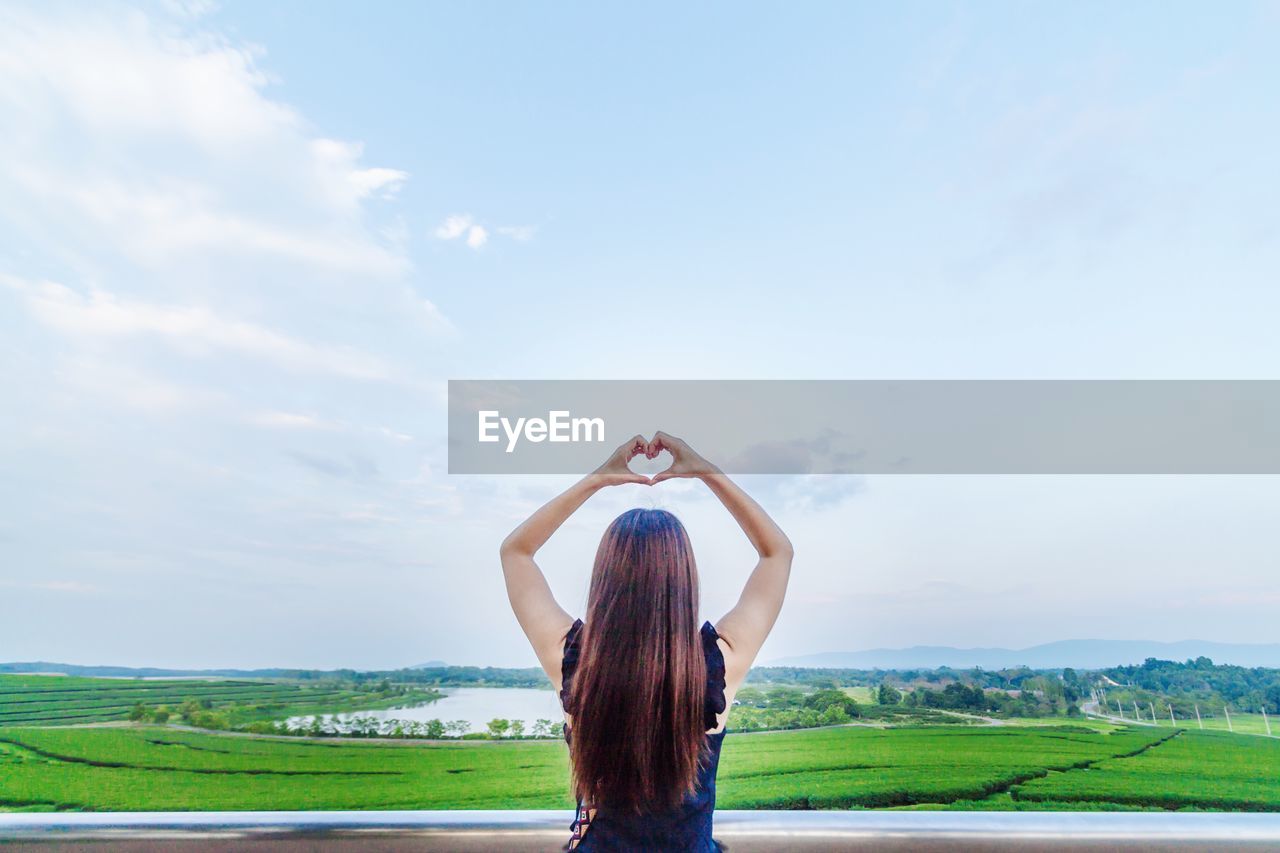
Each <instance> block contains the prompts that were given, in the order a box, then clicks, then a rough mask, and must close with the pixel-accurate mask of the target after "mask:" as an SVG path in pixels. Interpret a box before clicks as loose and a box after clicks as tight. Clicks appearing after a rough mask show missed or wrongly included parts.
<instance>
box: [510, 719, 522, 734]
mask: <svg viewBox="0 0 1280 853" xmlns="http://www.w3.org/2000/svg"><path fill="white" fill-rule="evenodd" d="M511 737H515V738H520V737H524V720H512V721H511Z"/></svg>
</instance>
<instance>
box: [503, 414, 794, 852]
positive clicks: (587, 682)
mask: <svg viewBox="0 0 1280 853" xmlns="http://www.w3.org/2000/svg"><path fill="white" fill-rule="evenodd" d="M664 450H665V451H668V452H670V453H671V455H672V457H673V460H674V461H673V464H672V465H671V467H670V468H668V469H667V470H666V471H664V472H662V473H661V474H658V475H657V476H655V477H654V478H652V479H650V478H647V477H644V476H642V475H639V474H635V473H633V472H632V471H630V470H629V468H628V467H627V464H628V462H629V461H630V460H631V459H633V458H634V457H636V456H638V455H645V456H647V457H649V458H651V459H652V458H654V457H656V456H657V455H658V454H659V453H661V452H662V451H664ZM674 477H692V478H698V479H701V480H702V481H703V482H704V483H706V485H707V486H708V487H709V488H710V489H711V491H712V492H713V493H714V494H715V495H716V496H717V497H718V498H719V499H720V500H721V502H722V503H723V504H724V506H725V507H726V508H727V509H728V510H729V512H730V513H731V514H732V515H733V517H734V518H735V519H736V520H737V521H738V523H739V525H740V526H741V527H742V530H743V532H744V533H746V535H747V537H748V539H750V541H751V543H752V544H753V545H754V546H755V548H756V551H757V553H758V554H759V561H758V562H757V564H756V567H755V569H754V570H753V571H752V572H751V574H750V576H749V578H748V580H747V583H746V586H745V588H744V589H743V592H742V595H741V597H740V598H739V601H738V604H737V606H735V607H734V608H733V609H732V610H731V611H730V612H729V613H727V614H726V615H725V616H724V617H723V618H721V619H720V620H719V622H718V623H717V624H715V625H712V623H710V622H702V623H699V621H698V612H699V611H698V599H699V584H698V574H697V566H696V562H695V560H694V555H693V549H692V547H691V545H690V543H689V537H688V534H687V533H686V532H685V529H684V526H683V525H682V524H681V523H680V521H679V520H678V519H677V518H676V517H675V516H674V515H672V514H671V513H669V512H665V511H662V510H642V509H636V510H631V511H629V512H626V513H624V514H623V515H621V516H619V517H618V518H617V519H616V520H615V521H614V522H613V523H612V524H611V525H610V526H609V529H608V530H607V531H606V532H605V535H604V537H603V538H602V540H601V543H600V547H599V549H598V551H597V553H596V559H595V566H594V568H593V571H592V576H591V587H590V591H589V593H588V598H587V613H586V619H585V620H583V619H574V618H572V617H570V616H569V614H568V613H566V612H565V611H564V610H563V609H562V608H561V607H560V606H559V604H557V603H556V601H555V598H554V597H553V596H552V595H551V591H550V588H549V586H548V585H547V582H546V579H545V577H544V576H543V575H542V572H541V570H540V569H539V568H538V566H537V563H536V562H535V560H534V555H535V553H536V552H537V550H538V549H539V548H540V547H541V546H542V545H543V544H545V542H546V541H547V540H548V539H549V538H550V536H551V535H552V534H553V533H554V532H555V531H556V530H557V529H558V528H559V527H560V525H561V524H563V523H564V521H565V520H566V519H567V518H568V517H569V516H570V515H572V514H573V512H574V511H576V510H577V509H578V508H579V507H580V506H581V505H582V504H583V503H585V501H586V500H587V499H588V498H589V497H590V496H591V495H592V494H594V493H595V492H596V491H598V490H599V489H601V488H605V487H608V486H612V485H620V484H624V483H637V484H643V485H655V484H657V483H660V482H663V481H665V480H667V479H671V478H674ZM501 554H502V565H503V573H504V575H505V578H506V583H507V593H508V596H509V598H510V600H511V605H512V609H513V610H514V611H515V613H516V617H517V619H518V620H519V621H520V625H521V627H522V628H523V629H524V631H525V634H526V636H528V638H529V641H530V643H531V644H532V645H533V648H534V651H535V652H537V654H538V658H539V661H540V662H541V663H542V665H543V668H544V669H545V670H546V672H547V675H548V676H549V677H550V679H551V681H552V683H553V684H554V685H555V687H556V689H557V690H558V691H559V692H560V697H561V702H562V704H563V707H564V712H565V741H566V743H567V744H568V745H569V756H570V770H571V777H572V782H573V793H574V796H575V799H576V800H577V803H578V807H577V810H576V812H575V815H574V818H573V820H572V822H571V824H570V830H571V837H570V839H569V840H568V842H567V843H566V845H565V849H566V850H577V851H582V852H583V853H585V852H586V851H592V850H647V851H652V850H672V851H675V850H680V851H705V850H718V849H722V848H721V845H719V844H718V843H717V842H715V841H714V840H713V838H712V825H713V823H712V822H713V813H714V810H715V780H716V771H717V768H718V766H719V758H720V750H721V746H722V744H723V742H724V737H725V720H726V717H727V709H728V708H729V707H730V706H731V705H732V701H733V696H734V694H736V692H737V690H738V687H739V686H740V685H741V683H742V680H743V678H745V676H746V673H747V670H748V669H749V668H750V666H751V662H752V661H753V660H754V659H755V656H756V653H757V652H758V651H759V649H760V646H761V645H762V644H763V643H764V640H765V638H766V637H767V636H768V634H769V631H770V630H771V629H772V627H773V624H774V622H775V621H776V619H777V615H778V612H779V610H780V608H781V606H782V601H783V597H784V595H785V591H786V585H787V580H788V578H789V575H790V567H791V559H792V549H791V543H790V542H789V541H788V540H787V538H786V536H785V535H784V534H783V533H782V531H781V530H779V529H778V527H777V525H776V524H774V523H773V521H772V519H770V518H769V516H768V515H767V514H766V513H765V512H764V510H763V509H761V508H760V507H759V505H758V504H756V503H755V502H754V501H753V500H751V498H750V497H748V496H747V495H746V493H745V492H743V491H742V490H741V489H740V488H738V486H737V485H736V484H734V483H733V482H732V481H731V480H729V478H728V477H726V476H725V475H724V474H723V473H722V472H720V471H719V470H718V469H717V468H716V467H715V466H714V465H711V464H710V463H708V462H707V461H706V460H704V459H702V457H700V456H698V454H696V453H695V452H694V451H693V450H692V449H691V448H690V447H689V446H688V445H687V444H686V443H685V442H683V441H680V440H679V439H675V438H673V437H671V436H669V435H667V434H665V433H661V432H660V433H658V434H657V435H655V436H654V438H653V439H652V440H650V441H646V440H645V439H644V438H643V437H641V436H636V437H635V438H634V439H633V440H632V441H631V442H628V443H627V444H625V445H623V446H622V447H620V448H618V450H617V451H615V453H614V454H613V455H612V456H611V457H610V458H609V460H608V461H607V462H606V463H605V464H604V465H602V466H601V467H600V468H599V469H597V470H596V471H595V472H594V473H593V474H591V475H589V476H588V477H586V478H584V479H583V480H582V481H580V482H579V483H577V484H576V485H574V486H573V487H571V488H570V489H568V490H567V491H566V492H564V493H563V494H561V495H560V496H559V497H557V498H555V499H553V500H552V501H550V502H549V503H547V504H546V505H545V506H543V507H542V508H541V509H539V510H538V511H537V512H535V513H534V514H533V515H532V516H530V518H529V519H528V520H527V521H525V522H524V523H523V524H522V525H520V527H518V528H516V530H515V531H513V532H512V534H511V535H510V536H508V537H507V539H506V541H504V542H503V546H502V552H501Z"/></svg>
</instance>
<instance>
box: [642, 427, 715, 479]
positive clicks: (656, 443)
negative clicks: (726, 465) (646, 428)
mask: <svg viewBox="0 0 1280 853" xmlns="http://www.w3.org/2000/svg"><path fill="white" fill-rule="evenodd" d="M664 450H665V451H667V452H668V453H670V454H671V459H672V462H671V467H670V468H668V469H667V470H665V471H662V472H659V473H657V474H655V475H653V477H652V478H651V480H652V482H653V483H654V484H657V483H661V482H662V481H663V480H671V479H675V478H676V477H706V476H709V475H711V474H714V473H716V471H717V469H716V466H714V465H712V464H711V463H710V462H708V461H707V460H706V459H703V458H702V457H701V456H700V455H698V452H697V451H696V450H694V449H693V448H692V447H690V446H689V443H688V442H686V441H684V440H683V439H679V438H676V437H675V436H674V435H668V434H667V433H665V432H662V431H658V432H656V433H654V435H653V440H652V441H650V442H649V444H648V446H647V447H646V448H645V456H646V457H648V458H649V459H655V458H657V456H658V454H659V453H661V452H662V451H664Z"/></svg>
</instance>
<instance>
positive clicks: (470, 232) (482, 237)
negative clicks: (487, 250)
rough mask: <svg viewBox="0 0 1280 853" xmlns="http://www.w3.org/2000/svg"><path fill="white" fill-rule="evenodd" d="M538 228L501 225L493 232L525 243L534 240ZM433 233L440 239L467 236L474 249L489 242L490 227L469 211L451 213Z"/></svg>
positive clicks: (467, 240)
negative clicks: (477, 219)
mask: <svg viewBox="0 0 1280 853" xmlns="http://www.w3.org/2000/svg"><path fill="white" fill-rule="evenodd" d="M536 230H537V229H536V227H535V226H533V225H499V226H497V227H496V228H494V229H493V233H495V234H498V235H500V236H502V237H509V238H511V239H512V240H519V241H520V242H522V243H523V242H528V241H529V240H532V239H533V235H534V232H535V231H536ZM432 233H433V234H434V235H435V237H436V239H438V240H456V239H458V238H459V237H464V236H465V237H466V240H465V242H466V244H467V245H468V246H469V247H471V248H472V249H479V248H480V247H481V246H483V245H484V244H485V243H487V242H489V229H488V228H486V227H485V226H483V225H480V224H478V223H477V222H476V221H475V218H474V217H473V216H472V215H471V214H469V213H453V214H450V215H449V216H447V217H445V220H444V222H442V223H440V224H439V225H438V226H436V229H435V231H433V232H432Z"/></svg>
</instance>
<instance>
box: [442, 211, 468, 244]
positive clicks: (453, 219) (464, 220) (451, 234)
mask: <svg viewBox="0 0 1280 853" xmlns="http://www.w3.org/2000/svg"><path fill="white" fill-rule="evenodd" d="M470 227H471V216H470V215H469V214H465V213H454V214H451V215H450V216H448V217H446V218H445V220H444V222H442V223H440V225H439V226H438V227H437V228H436V232H435V233H436V236H437V237H439V238H440V239H441V240H453V239H456V238H458V237H461V236H462V235H463V234H465V233H466V232H467V229H468V228H470Z"/></svg>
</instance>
